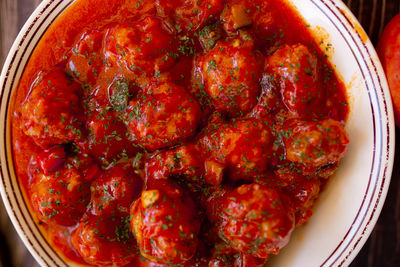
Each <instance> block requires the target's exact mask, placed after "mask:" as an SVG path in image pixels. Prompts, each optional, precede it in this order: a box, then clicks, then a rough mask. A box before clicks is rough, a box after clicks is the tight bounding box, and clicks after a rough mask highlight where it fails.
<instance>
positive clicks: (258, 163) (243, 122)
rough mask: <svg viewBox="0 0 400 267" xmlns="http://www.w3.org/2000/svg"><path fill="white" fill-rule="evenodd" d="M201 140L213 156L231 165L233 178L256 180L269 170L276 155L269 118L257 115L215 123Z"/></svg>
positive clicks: (206, 150)
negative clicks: (261, 117) (273, 151)
mask: <svg viewBox="0 0 400 267" xmlns="http://www.w3.org/2000/svg"><path fill="white" fill-rule="evenodd" d="M200 144H201V147H202V148H203V150H204V152H205V153H208V154H209V155H210V158H211V159H213V160H215V161H216V162H219V163H222V164H223V165H225V166H226V167H227V169H228V173H229V178H230V179H231V180H242V179H244V180H252V178H253V176H254V175H257V174H261V173H263V172H264V171H266V170H267V167H268V163H269V162H270V158H271V157H272V135H271V132H270V128H269V124H268V121H262V120H257V119H253V118H250V119H239V120H234V121H231V122H227V123H225V122H222V123H219V124H216V125H211V127H210V128H209V129H207V130H206V131H205V135H204V136H203V137H202V138H201V139H200Z"/></svg>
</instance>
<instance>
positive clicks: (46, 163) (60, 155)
mask: <svg viewBox="0 0 400 267" xmlns="http://www.w3.org/2000/svg"><path fill="white" fill-rule="evenodd" d="M66 157H67V155H66V153H65V150H64V147H63V146H62V145H56V146H53V147H51V148H49V149H46V150H43V151H41V152H40V153H39V154H38V155H37V159H36V160H37V163H38V165H39V168H40V169H41V171H42V172H43V173H44V174H50V173H52V172H54V171H56V170H57V169H59V168H60V167H62V166H63V165H64V163H65V161H66Z"/></svg>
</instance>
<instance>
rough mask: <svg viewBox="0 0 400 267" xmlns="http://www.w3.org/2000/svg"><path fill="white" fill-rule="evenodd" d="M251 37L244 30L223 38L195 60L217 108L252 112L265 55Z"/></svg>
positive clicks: (226, 111)
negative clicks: (238, 33)
mask: <svg viewBox="0 0 400 267" xmlns="http://www.w3.org/2000/svg"><path fill="white" fill-rule="evenodd" d="M248 38H249V37H248V36H247V35H246V34H244V37H236V38H227V39H226V40H220V41H219V42H218V43H217V44H216V46H215V47H214V48H213V49H212V50H210V51H209V52H207V53H205V54H204V55H201V56H200V57H198V58H197V60H196V68H197V69H196V71H197V72H196V75H199V76H200V77H201V79H202V81H203V83H204V87H205V88H204V90H205V92H206V93H207V94H208V95H209V96H210V98H211V99H212V103H213V105H214V107H215V109H216V110H217V111H220V112H222V113H227V114H228V115H230V116H232V117H237V116H241V115H244V114H246V113H247V112H249V111H250V110H251V109H252V108H253V107H254V106H255V105H256V103H257V97H258V95H259V93H260V86H259V79H260V77H261V73H262V62H263V60H264V59H263V57H262V55H261V54H260V53H259V52H257V51H254V49H253V41H252V40H251V39H248Z"/></svg>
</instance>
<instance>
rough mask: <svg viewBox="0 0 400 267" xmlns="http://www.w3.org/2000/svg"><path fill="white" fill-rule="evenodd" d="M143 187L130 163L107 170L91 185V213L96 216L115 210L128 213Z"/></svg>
mask: <svg viewBox="0 0 400 267" xmlns="http://www.w3.org/2000/svg"><path fill="white" fill-rule="evenodd" d="M142 186H143V182H142V180H141V179H140V177H139V176H138V175H137V174H135V173H134V170H133V168H132V167H131V165H130V164H128V163H119V164H117V165H116V166H114V167H110V168H108V169H106V170H105V171H103V172H102V173H101V175H100V176H99V177H98V178H97V179H95V180H94V181H93V183H92V185H91V190H92V196H91V201H90V205H91V212H92V213H93V214H95V215H101V214H103V213H110V212H112V211H115V210H118V211H119V212H126V213H128V212H129V209H130V206H131V204H132V202H133V201H135V200H136V199H137V198H138V197H139V196H140V192H141V191H142Z"/></svg>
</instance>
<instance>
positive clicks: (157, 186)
mask: <svg viewBox="0 0 400 267" xmlns="http://www.w3.org/2000/svg"><path fill="white" fill-rule="evenodd" d="M308 27H309V26H308V25H306V24H305V22H304V21H302V19H301V18H300V17H299V16H298V15H297V14H296V11H295V10H293V8H292V7H291V6H290V5H288V4H287V3H285V2H283V1H282V0H270V1H260V0H236V1H229V2H228V1H226V2H225V1H223V0H200V1H191V0H176V1H165V0H158V1H146V0H144V1H142V0H138V1H126V0H117V1H115V0H103V1H97V0H96V1H88V0H79V1H76V2H75V3H74V4H73V5H72V6H71V7H70V8H69V9H67V10H66V11H65V12H64V13H63V14H62V15H61V16H60V18H59V19H58V20H56V21H55V23H54V24H53V25H52V26H51V27H50V28H49V29H48V31H47V32H46V33H45V35H44V36H43V38H42V40H41V41H40V43H39V44H38V46H37V47H36V49H35V51H34V53H33V55H32V56H31V58H30V60H29V63H28V65H27V67H26V69H25V72H24V74H23V77H22V79H21V81H20V84H19V88H18V91H17V93H16V98H15V99H16V100H15V106H14V113H13V114H14V116H13V117H12V126H13V128H12V129H13V144H14V147H13V148H14V150H13V151H14V159H15V165H16V169H17V174H18V179H19V181H20V183H21V185H22V186H23V188H24V189H25V193H26V197H27V201H28V202H29V203H30V205H31V209H32V214H33V216H34V217H35V219H36V221H37V222H38V225H39V227H40V228H41V229H42V230H43V233H44V234H45V236H46V238H47V240H48V241H49V242H50V243H51V244H54V246H55V248H56V249H57V250H59V251H60V253H62V254H63V255H64V256H65V257H66V258H68V259H70V260H72V261H75V262H78V263H87V264H90V265H99V266H102V265H112V264H115V265H118V266H123V265H130V266H149V265H152V266H166V265H171V266H176V265H178V266H262V265H263V264H265V263H266V261H267V260H268V258H269V257H270V255H275V254H278V252H279V250H280V249H281V248H282V247H283V246H285V245H286V244H287V243H288V242H289V239H290V234H291V232H292V231H293V229H294V228H295V227H296V226H298V225H301V224H303V223H305V222H306V221H307V219H308V218H309V217H310V216H311V214H312V206H313V204H314V202H315V200H316V199H317V198H318V195H319V192H320V190H321V189H322V188H323V186H324V184H325V183H326V181H327V178H329V176H331V175H332V174H333V173H334V171H335V169H336V168H337V166H338V164H339V161H340V159H341V158H342V157H343V156H344V155H345V152H346V147H347V144H348V142H349V140H348V138H347V134H346V132H345V130H344V123H345V121H346V118H347V114H348V106H347V97H346V95H345V88H344V86H343V84H342V82H341V81H340V80H339V79H338V77H337V75H336V74H335V71H334V70H333V68H332V66H331V64H330V63H329V62H328V60H327V56H326V55H325V54H324V52H323V51H322V50H321V49H320V46H319V44H317V43H316V41H315V40H314V39H313V37H312V36H311V34H310V33H309V31H308ZM328 48H329V46H328ZM328 48H327V49H328Z"/></svg>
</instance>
